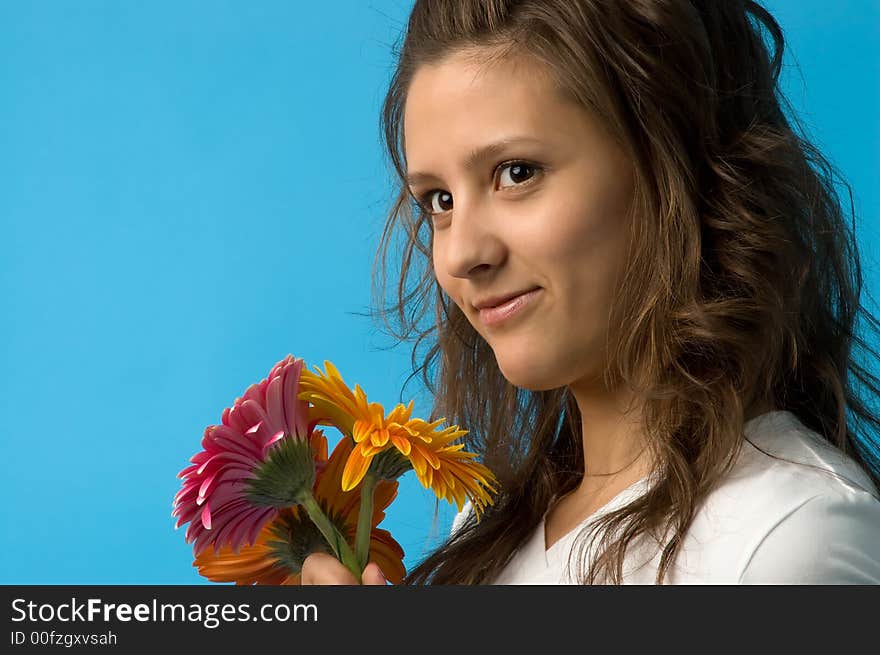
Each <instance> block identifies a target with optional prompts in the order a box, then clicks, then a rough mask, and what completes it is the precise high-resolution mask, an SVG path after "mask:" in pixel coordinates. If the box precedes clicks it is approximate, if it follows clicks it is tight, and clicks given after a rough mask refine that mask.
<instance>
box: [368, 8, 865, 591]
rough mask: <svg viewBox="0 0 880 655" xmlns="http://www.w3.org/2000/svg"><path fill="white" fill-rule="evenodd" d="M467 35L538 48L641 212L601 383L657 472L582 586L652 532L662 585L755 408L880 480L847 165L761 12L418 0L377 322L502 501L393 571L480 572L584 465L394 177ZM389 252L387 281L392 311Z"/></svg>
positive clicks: (555, 408)
mask: <svg viewBox="0 0 880 655" xmlns="http://www.w3.org/2000/svg"><path fill="white" fill-rule="evenodd" d="M765 34H767V35H769V37H770V38H771V39H772V42H773V46H774V47H773V52H772V56H771V53H770V52H769V50H768V45H767V42H766V41H765ZM472 48H481V49H482V50H481V51H482V52H483V53H486V52H491V53H494V55H496V56H499V57H504V56H530V57H534V58H536V59H537V60H538V61H539V62H540V63H542V64H543V65H544V66H545V67H546V69H547V71H549V73H550V74H551V75H552V76H553V79H554V81H555V82H556V83H557V84H558V85H559V87H560V88H561V89H562V90H563V91H564V92H566V93H568V94H569V95H570V97H572V98H573V99H575V100H576V101H578V102H580V103H582V105H583V106H584V107H586V108H588V109H590V110H591V111H592V112H594V113H596V114H597V115H598V116H599V117H600V118H601V119H602V120H603V121H604V123H605V124H606V126H607V127H608V129H609V130H610V131H611V133H612V134H613V135H614V136H615V138H617V140H618V141H619V143H620V144H621V146H622V147H623V148H625V150H626V151H627V153H628V154H629V155H630V157H631V158H632V161H633V162H634V166H635V171H636V184H635V196H634V202H633V212H634V216H637V217H638V219H639V220H632V221H628V222H629V224H630V225H631V226H632V233H631V246H630V248H631V253H630V256H629V258H628V260H627V261H626V264H625V273H624V275H623V276H622V277H621V281H620V288H619V291H618V293H617V296H616V303H615V306H614V307H613V309H612V315H611V320H612V323H611V325H612V326H613V329H612V330H611V331H610V332H611V334H614V335H616V336H615V338H614V339H613V341H614V343H610V344H609V348H610V349H611V350H610V352H611V354H612V356H611V357H610V358H609V360H610V362H609V366H608V369H607V370H606V371H605V380H606V383H607V384H608V385H609V386H610V385H619V384H626V385H628V386H629V388H630V389H632V390H633V391H634V392H636V393H637V394H639V397H640V398H642V399H643V401H644V408H645V411H644V426H643V429H644V431H645V434H646V435H647V437H648V439H649V444H650V447H651V449H652V453H653V454H654V457H655V461H656V462H658V464H657V468H656V471H655V474H654V475H655V480H656V482H655V484H653V486H652V487H651V488H650V491H649V492H648V493H647V494H645V495H643V496H642V497H641V498H639V499H638V500H636V501H634V502H632V503H630V504H629V505H627V506H626V507H623V508H621V509H619V510H617V511H615V512H610V513H608V514H607V515H605V516H603V517H602V521H601V524H600V526H599V527H600V528H601V529H600V531H599V532H601V534H602V542H601V549H600V550H599V551H598V556H597V557H596V558H595V559H594V560H593V561H591V562H590V563H589V566H588V570H587V571H586V572H583V571H582V574H581V579H582V580H583V581H584V582H588V583H591V582H596V581H600V580H607V581H610V582H612V583H619V582H621V577H622V565H623V558H624V555H625V551H626V547H627V545H628V544H629V543H630V542H631V541H633V540H634V539H636V538H637V537H639V536H640V535H651V536H653V537H654V538H656V539H660V543H661V545H662V554H661V559H660V567H659V571H658V573H657V580H656V581H657V583H662V582H663V578H664V575H665V573H666V570H667V569H668V567H669V565H670V564H671V563H672V561H673V560H674V558H675V556H676V554H677V552H678V550H679V547H680V544H681V542H682V539H683V537H684V535H685V533H686V531H687V529H688V527H689V525H690V523H691V521H692V519H693V516H694V513H695V508H696V507H697V506H698V504H699V502H700V501H701V499H702V498H703V497H704V496H705V495H706V494H707V493H708V491H709V490H711V489H712V487H713V486H714V485H715V484H716V483H717V482H718V480H719V479H720V478H721V477H722V476H723V475H724V474H725V473H726V472H727V471H728V470H729V468H730V467H731V466H732V465H733V463H734V461H735V459H736V457H737V455H738V452H739V450H740V448H741V446H742V442H743V439H744V437H743V425H744V420H745V416H744V412H745V409H746V408H747V407H750V406H751V403H753V402H754V403H762V404H767V403H769V405H770V406H775V407H776V408H779V409H786V410H789V411H791V412H793V413H794V414H796V415H797V416H798V418H799V419H800V420H801V421H802V422H803V423H804V424H805V425H806V426H807V427H809V428H810V429H812V430H814V431H816V432H817V433H819V434H820V435H823V436H824V437H825V438H826V439H827V440H828V441H829V442H830V443H832V444H834V445H835V446H836V447H838V448H840V449H841V450H842V451H843V452H845V453H847V454H848V455H850V456H851V457H853V458H854V459H856V461H858V462H859V463H860V464H861V465H862V466H863V467H864V468H865V469H866V471H867V472H868V473H869V475H870V477H871V478H872V480H873V481H874V482H875V483H877V482H878V476H880V456H878V453H880V449H878V443H877V441H874V440H872V439H873V437H872V436H871V434H870V433H869V432H868V431H867V430H866V428H868V427H870V428H871V429H872V430H873V429H875V428H878V427H880V419H878V416H877V414H875V413H874V412H873V411H872V409H871V407H870V406H869V405H868V400H870V399H876V398H877V397H878V395H880V387H878V379H877V378H876V377H875V376H874V375H872V374H871V373H870V372H869V370H868V369H867V368H866V366H867V364H868V363H869V362H868V361H867V360H866V357H867V358H871V359H876V358H877V357H878V354H877V352H876V351H874V350H873V349H872V348H871V347H870V346H869V345H868V344H867V343H866V341H865V340H864V339H863V337H861V336H859V334H857V333H856V328H857V327H858V326H857V321H858V319H861V320H862V321H863V324H862V325H861V328H870V329H874V330H876V329H877V328H878V322H877V320H876V319H875V318H874V317H873V316H872V315H871V313H870V312H868V311H867V310H866V309H865V308H864V306H863V305H862V304H860V296H861V292H862V273H861V268H860V263H859V253H858V250H857V247H856V241H855V235H854V227H852V228H851V227H850V225H849V224H848V221H847V219H846V215H845V212H844V211H843V209H842V206H841V202H840V198H839V197H838V195H837V192H836V189H835V186H834V185H835V177H837V178H838V180H840V179H841V176H840V175H839V173H838V171H837V170H836V169H835V168H834V167H833V166H832V165H831V164H830V163H829V161H828V160H827V159H826V158H825V157H823V155H822V154H821V153H820V152H819V151H818V150H817V148H816V147H815V146H814V145H812V144H811V143H810V141H809V140H808V139H807V138H806V136H805V135H804V131H803V129H802V128H801V126H800V124H799V123H798V121H797V118H796V117H795V116H794V112H793V111H792V110H791V107H790V105H789V104H788V101H787V100H786V99H785V97H784V95H783V94H782V93H781V91H780V89H779V88H778V77H779V72H780V68H781V63H782V55H783V48H784V39H783V34H782V30H781V29H780V27H779V25H778V24H777V22H776V21H775V20H774V18H773V17H772V16H771V15H770V14H769V13H768V12H767V11H766V10H765V9H764V8H763V7H762V6H761V5H759V4H758V3H757V2H753V1H752V0H725V1H724V2H718V1H717V0H617V1H615V2H606V1H602V0H417V1H416V2H415V5H414V7H413V9H412V12H411V14H410V18H409V23H408V26H407V28H406V32H405V38H404V41H403V45H402V47H401V48H400V51H399V53H398V55H399V56H398V63H397V68H396V70H395V72H394V75H393V77H392V80H391V83H390V86H389V89H388V93H387V96H386V98H385V102H384V106H383V112H382V129H383V137H384V139H385V144H386V146H387V149H388V153H389V155H390V158H391V162H392V163H393V166H394V168H395V169H396V172H397V174H398V183H399V188H398V190H397V195H396V199H395V201H394V203H393V206H392V208H391V211H390V215H389V218H388V221H387V224H386V226H385V230H384V232H383V235H382V239H381V243H380V248H379V252H378V253H377V258H376V261H375V267H376V270H375V272H374V282H375V285H374V293H375V298H374V303H375V305H376V306H377V307H379V308H380V309H379V316H380V318H381V319H382V320H383V325H384V327H385V328H386V329H387V330H388V332H389V333H390V334H391V335H393V336H394V337H395V338H396V339H398V340H401V341H411V342H413V346H412V358H413V359H412V362H413V376H411V378H412V377H415V376H418V375H419V374H421V378H422V380H423V381H424V383H425V384H426V385H427V388H428V389H429V390H430V391H431V392H432V393H433V398H434V406H433V411H432V417H433V418H439V417H440V416H444V417H446V418H447V419H448V420H449V421H450V423H457V424H459V425H461V426H463V427H464V428H466V429H468V430H469V434H468V435H467V438H466V447H467V448H469V449H471V450H473V451H476V452H479V453H480V454H481V455H482V458H483V461H484V463H485V464H486V465H487V466H489V467H490V468H491V469H492V470H493V471H494V472H495V473H496V475H497V476H498V478H499V481H500V483H501V492H500V494H499V496H498V497H497V499H496V502H495V504H494V505H493V506H491V507H490V508H488V509H487V511H486V512H485V514H484V515H483V517H482V518H481V520H480V522H479V523H477V522H476V521H475V520H473V518H471V519H470V520H469V521H466V522H465V523H464V525H463V527H462V529H461V530H460V531H458V532H457V533H456V535H454V536H453V537H450V538H449V539H448V540H446V542H445V543H444V544H442V546H441V547H439V548H438V549H437V550H435V551H434V552H432V553H431V554H429V555H428V556H427V557H426V558H425V559H424V560H423V561H421V562H420V563H419V564H418V565H417V566H415V568H414V569H413V570H412V571H410V572H409V574H408V575H407V577H406V579H405V581H404V582H405V583H410V584H421V583H432V584H448V583H468V584H472V583H481V582H487V581H491V580H492V578H493V576H495V575H496V574H497V573H499V572H500V571H501V569H502V568H503V567H504V566H505V564H506V563H507V562H508V561H509V559H510V557H511V556H512V555H513V553H514V552H515V550H516V548H517V547H518V546H520V545H521V544H522V543H523V541H524V540H525V539H526V538H528V536H529V535H530V534H531V533H532V532H533V531H534V530H535V528H536V527H537V525H538V524H539V522H540V520H541V517H542V516H543V514H544V512H545V511H546V510H547V508H548V506H549V504H550V503H551V501H552V500H553V498H554V497H557V496H559V495H562V494H564V493H566V492H567V491H569V490H571V489H573V488H574V487H575V486H576V485H577V484H578V482H579V480H580V479H581V476H582V475H583V451H582V443H581V434H580V431H581V423H580V415H579V412H578V407H577V405H576V403H575V402H574V399H573V397H572V396H571V395H570V394H569V393H568V392H567V390H566V389H565V388H561V389H554V390H550V391H539V392H533V391H529V390H525V389H521V388H517V387H515V386H513V385H511V384H510V383H509V382H508V381H507V380H506V379H505V378H504V377H503V375H502V374H501V372H500V370H499V368H498V366H497V364H496V362H495V358H494V355H493V353H492V351H491V349H490V348H489V346H488V344H487V343H486V342H485V341H484V340H483V339H482V338H481V337H480V336H479V335H478V334H477V332H476V331H475V330H474V329H473V328H472V326H471V325H470V324H469V322H468V320H467V318H466V317H465V316H464V314H463V313H462V312H461V311H460V310H459V308H458V307H457V306H456V305H455V304H454V303H453V302H451V301H450V299H449V298H448V296H446V295H445V294H444V293H443V291H442V290H441V288H440V287H439V285H438V284H437V281H436V278H435V277H434V274H433V271H432V263H431V224H430V220H427V219H428V217H427V216H426V215H425V214H424V212H423V211H421V210H420V209H419V207H418V205H417V204H416V203H415V200H414V199H413V198H412V196H411V195H410V192H409V190H408V187H407V184H406V182H405V174H406V164H405V155H404V148H403V131H402V118H403V110H404V104H405V101H406V94H407V89H408V86H409V83H410V80H411V79H412V77H413V74H414V72H415V71H416V70H417V69H418V68H419V66H422V65H425V64H429V63H432V62H437V61H439V60H441V59H442V58H444V57H445V56H447V55H449V54H450V53H452V52H457V51H467V50H469V49H472ZM786 110H787V111H786ZM792 123H793V124H794V125H795V126H796V127H797V131H796V130H795V129H794V128H793V127H792ZM843 185H844V187H845V188H846V189H847V191H849V186H848V185H846V183H845V182H843ZM850 208H851V210H852V200H851V198H850ZM853 219H854V216H853ZM389 267H390V268H391V269H392V270H393V271H394V272H395V273H394V274H395V276H397V274H398V273H399V277H398V280H397V285H396V290H395V291H396V293H395V295H394V300H393V301H391V302H390V304H386V303H387V302H389V301H388V298H389V297H388V295H387V292H388V276H387V274H386V269H388V268H389ZM597 534H598V533H597Z"/></svg>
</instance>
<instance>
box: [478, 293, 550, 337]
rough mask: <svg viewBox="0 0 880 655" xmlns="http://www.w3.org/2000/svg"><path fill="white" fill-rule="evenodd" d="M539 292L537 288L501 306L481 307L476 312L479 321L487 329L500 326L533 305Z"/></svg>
mask: <svg viewBox="0 0 880 655" xmlns="http://www.w3.org/2000/svg"><path fill="white" fill-rule="evenodd" d="M541 291H542V289H541V288H540V287H537V288H535V289H530V290H529V291H526V292H524V293H521V294H519V295H518V296H514V297H513V298H509V299H507V300H505V301H504V302H502V303H501V304H498V305H495V306H493V307H482V308H480V309H479V310H478V311H479V314H480V320H481V321H482V322H483V324H484V325H486V326H487V327H494V326H496V325H500V324H501V323H504V322H506V321H507V320H509V319H511V318H513V317H514V316H517V315H519V314H521V313H522V311H523V310H524V309H525V308H527V307H529V306H531V305H532V304H534V301H535V300H536V299H537V296H539V295H540V293H541Z"/></svg>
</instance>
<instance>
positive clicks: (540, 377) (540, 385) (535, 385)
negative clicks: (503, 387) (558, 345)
mask: <svg viewBox="0 0 880 655" xmlns="http://www.w3.org/2000/svg"><path fill="white" fill-rule="evenodd" d="M497 361H498V368H499V369H500V370H501V374H502V375H503V376H504V377H505V379H506V380H507V381H508V382H510V384H512V385H513V386H515V387H519V388H521V389H528V390H529V391H548V390H549V389H556V388H558V387H561V386H563V384H565V383H564V381H560V380H559V378H558V375H552V374H550V371H545V370H543V367H540V366H536V361H535V358H530V359H527V360H525V361H522V360H517V361H516V362H511V361H505V360H501V359H497Z"/></svg>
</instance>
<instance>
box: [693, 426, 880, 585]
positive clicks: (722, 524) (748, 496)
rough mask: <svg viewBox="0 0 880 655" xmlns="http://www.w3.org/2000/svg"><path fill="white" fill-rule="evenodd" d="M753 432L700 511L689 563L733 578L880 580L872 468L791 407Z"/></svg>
mask: <svg viewBox="0 0 880 655" xmlns="http://www.w3.org/2000/svg"><path fill="white" fill-rule="evenodd" d="M745 436H746V442H745V443H744V444H743V450H742V451H741V453H740V456H739V458H738V460H737V462H736V464H735V466H734V468H733V469H732V470H731V471H730V472H729V474H728V475H727V476H725V477H724V479H723V480H722V481H721V483H720V484H719V485H718V486H717V487H716V488H715V490H714V491H712V492H711V493H710V494H709V495H708V496H707V497H706V499H705V500H704V502H703V504H702V505H701V508H700V510H699V511H698V513H697V515H696V516H695V519H694V523H693V525H692V528H691V530H690V531H689V535H688V538H687V539H686V546H685V551H686V555H685V558H684V559H685V566H686V567H687V568H690V569H691V570H698V571H700V572H701V574H700V575H701V576H703V575H709V572H713V571H714V572H718V573H721V572H723V576H724V578H725V580H726V581H731V582H733V581H736V582H744V583H761V584H764V583H809V582H812V583H854V582H872V583H873V582H880V500H878V497H877V496H878V494H877V489H876V487H875V486H874V484H873V482H872V480H871V478H870V476H869V475H868V474H867V473H866V472H865V471H864V469H862V467H861V466H860V465H859V464H858V463H857V462H856V461H855V460H853V459H852V458H850V457H848V456H847V455H845V454H844V453H843V452H842V451H840V450H839V449H838V448H836V447H835V446H833V445H832V444H831V443H829V442H828V441H826V440H825V439H824V438H822V437H821V436H820V435H818V434H817V433H815V432H813V431H811V430H810V429H808V428H807V427H806V426H804V424H803V423H802V422H801V421H800V420H799V419H798V418H797V416H795V415H794V414H793V413H791V412H786V411H779V412H770V413H769V414H764V415H762V416H759V417H757V418H755V419H753V420H752V421H749V422H748V423H747V424H746V430H745ZM688 560H689V561H688Z"/></svg>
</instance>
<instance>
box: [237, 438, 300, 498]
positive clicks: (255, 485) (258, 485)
mask: <svg viewBox="0 0 880 655" xmlns="http://www.w3.org/2000/svg"><path fill="white" fill-rule="evenodd" d="M314 484H315V460H314V456H313V454H312V449H311V447H310V446H309V443H308V441H305V440H303V439H296V438H294V437H285V438H283V439H281V440H279V441H277V442H276V443H275V444H273V446H272V448H271V449H270V450H269V453H268V455H267V457H266V460H265V461H264V462H263V463H262V464H261V465H260V466H259V468H257V470H256V477H254V478H251V479H250V480H248V483H247V490H246V493H247V498H248V500H249V501H250V502H252V503H254V504H255V505H261V506H265V507H276V508H278V509H281V508H283V507H290V506H291V505H298V504H300V503H302V499H303V498H304V496H305V495H307V494H311V492H312V487H313V486H314Z"/></svg>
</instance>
